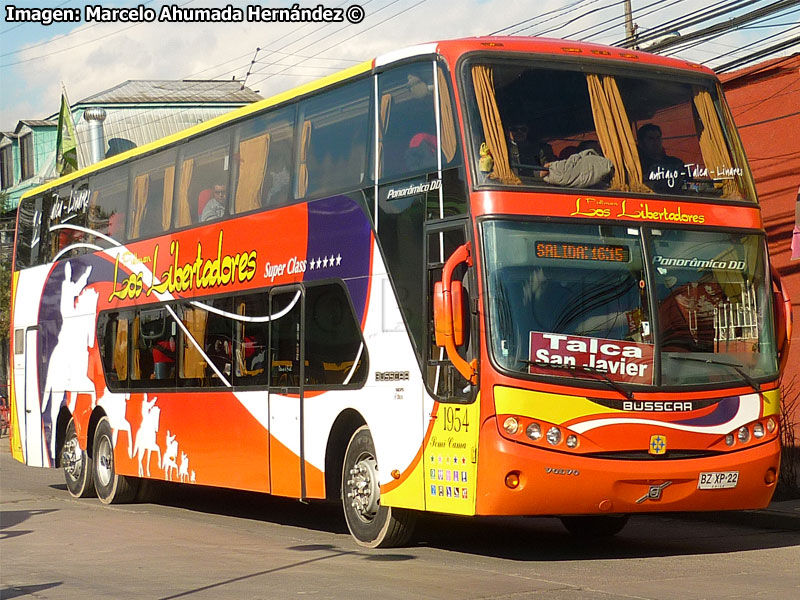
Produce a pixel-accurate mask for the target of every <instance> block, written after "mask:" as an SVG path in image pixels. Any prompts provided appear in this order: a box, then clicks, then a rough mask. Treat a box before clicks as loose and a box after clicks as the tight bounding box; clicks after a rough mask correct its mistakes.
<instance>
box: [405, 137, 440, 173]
mask: <svg viewBox="0 0 800 600" xmlns="http://www.w3.org/2000/svg"><path fill="white" fill-rule="evenodd" d="M405 161H406V168H407V169H408V170H409V171H420V170H422V169H428V168H431V167H433V166H435V165H436V136H435V135H433V134H430V133H417V134H415V135H414V136H413V137H412V138H411V141H410V142H408V150H406V155H405Z"/></svg>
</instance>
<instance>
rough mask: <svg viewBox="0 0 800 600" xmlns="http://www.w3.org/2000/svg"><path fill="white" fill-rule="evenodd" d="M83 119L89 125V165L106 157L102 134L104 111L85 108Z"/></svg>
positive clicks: (95, 108) (104, 118)
mask: <svg viewBox="0 0 800 600" xmlns="http://www.w3.org/2000/svg"><path fill="white" fill-rule="evenodd" d="M83 118H84V119H85V120H86V122H87V123H89V154H90V160H91V164H94V163H96V162H100V161H101V160H103V159H104V158H105V157H106V151H105V147H106V141H105V134H104V133H103V121H105V120H106V111H105V109H102V108H99V107H92V108H87V109H86V110H85V111H84V113H83Z"/></svg>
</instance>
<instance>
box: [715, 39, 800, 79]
mask: <svg viewBox="0 0 800 600" xmlns="http://www.w3.org/2000/svg"><path fill="white" fill-rule="evenodd" d="M796 44H800V36H795V37H793V38H791V39H789V40H785V41H783V42H780V43H778V44H775V45H774V46H770V47H769V48H765V49H764V50H760V51H758V52H753V53H752V54H749V55H748V56H745V57H744V58H738V59H736V60H732V61H731V62H728V63H725V64H724V65H719V66H718V67H717V68H716V71H717V72H719V73H725V72H726V71H732V70H733V69H737V68H739V67H743V66H745V65H748V64H750V63H752V62H755V61H757V60H759V59H761V58H764V57H766V56H769V55H770V54H774V53H776V52H780V51H781V50H785V49H786V48H791V47H793V46H795V45H796Z"/></svg>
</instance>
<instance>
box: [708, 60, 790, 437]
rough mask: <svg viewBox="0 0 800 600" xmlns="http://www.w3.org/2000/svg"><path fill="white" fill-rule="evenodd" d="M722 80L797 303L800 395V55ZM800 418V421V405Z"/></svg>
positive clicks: (772, 243)
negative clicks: (799, 253)
mask: <svg viewBox="0 0 800 600" xmlns="http://www.w3.org/2000/svg"><path fill="white" fill-rule="evenodd" d="M722 82H723V87H724V88H725V95H726V97H727V99H728V104H730V107H731V111H732V112H733V117H734V120H735V121H736V125H737V127H738V128H739V134H740V136H741V137H742V142H743V143H744V147H745V151H746V152H747V157H748V160H749V162H750V168H751V169H752V170H753V175H754V177H755V181H756V189H757V190H758V197H759V201H760V203H761V211H762V216H763V219H764V227H765V228H766V230H767V236H768V240H769V251H770V256H771V257H772V263H773V265H774V266H775V267H777V269H778V272H779V273H780V275H781V279H782V280H783V283H784V286H786V288H788V291H789V295H790V296H791V299H792V308H793V313H794V332H793V334H792V349H791V352H790V354H789V361H788V363H787V369H786V372H785V374H784V379H783V383H784V386H786V385H788V384H789V383H790V382H792V380H794V382H795V383H794V386H793V395H795V394H796V395H798V397H800V260H791V248H790V244H791V238H792V230H793V228H794V222H795V204H796V202H797V193H798V188H800V54H795V55H793V56H791V57H787V58H779V59H773V60H770V61H767V62H764V63H761V64H759V65H755V66H753V67H748V68H747V69H743V70H741V71H735V72H733V73H729V74H726V75H724V76H722ZM798 404H800V399H798ZM794 420H795V423H798V422H800V406H798V410H797V411H796V412H795V419H794ZM799 429H800V428H799ZM796 431H798V434H800V430H797V429H796ZM798 437H800V436H798Z"/></svg>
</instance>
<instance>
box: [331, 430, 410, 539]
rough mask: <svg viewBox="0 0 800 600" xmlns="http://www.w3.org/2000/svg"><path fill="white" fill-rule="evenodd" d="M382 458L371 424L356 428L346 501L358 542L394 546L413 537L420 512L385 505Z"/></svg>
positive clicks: (347, 463)
mask: <svg viewBox="0 0 800 600" xmlns="http://www.w3.org/2000/svg"><path fill="white" fill-rule="evenodd" d="M380 494H381V490H380V480H379V478H378V462H377V460H376V459H375V446H374V444H373V443H372V436H371V435H370V433H369V428H368V427H367V426H366V425H364V426H362V427H360V428H359V429H357V430H356V432H355V433H354V434H353V437H351V438H350V443H349V444H348V445H347V451H346V452H345V455H344V466H343V468H342V505H343V506H344V517H345V520H346V521H347V527H348V529H349V530H350V533H351V534H352V535H353V537H354V538H355V540H356V542H357V543H358V544H359V545H361V546H365V547H367V548H391V547H394V546H401V545H403V544H405V543H406V542H407V541H408V540H409V538H410V537H411V533H412V531H413V529H414V522H415V521H416V515H415V514H414V513H413V512H411V511H406V510H402V509H397V508H392V507H389V506H381V502H380Z"/></svg>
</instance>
